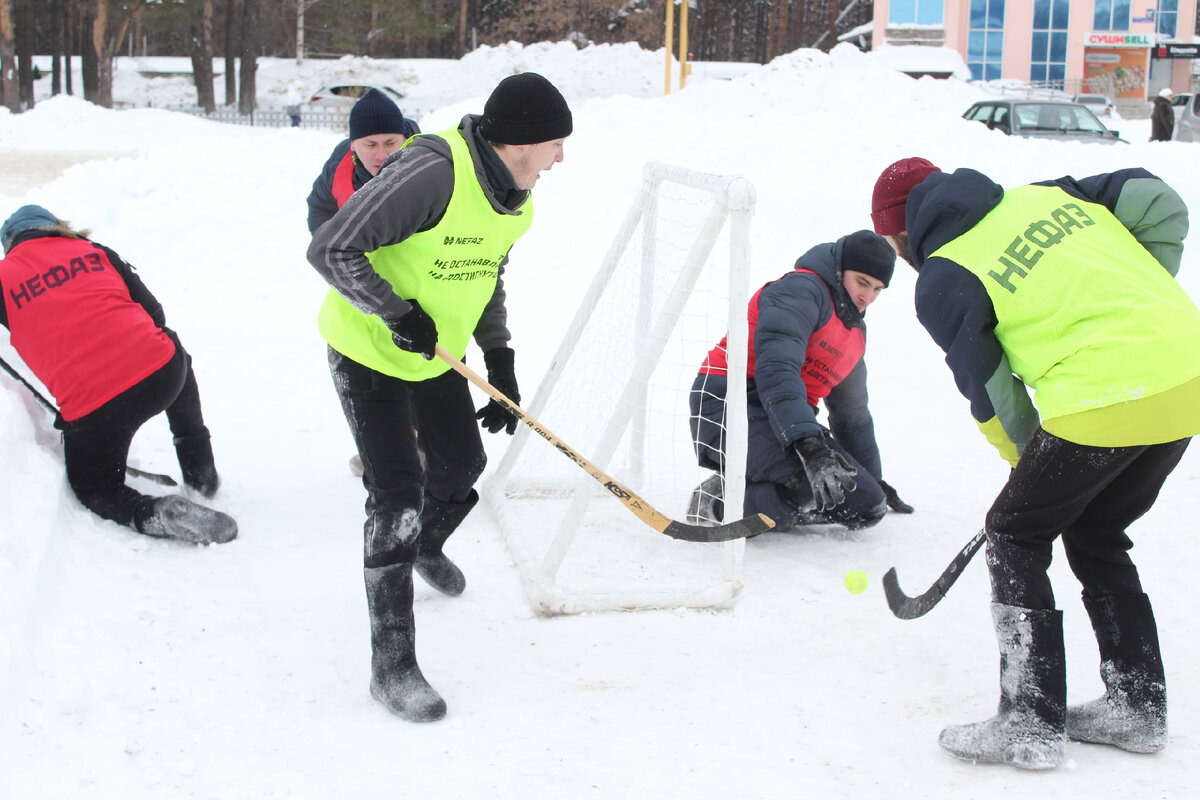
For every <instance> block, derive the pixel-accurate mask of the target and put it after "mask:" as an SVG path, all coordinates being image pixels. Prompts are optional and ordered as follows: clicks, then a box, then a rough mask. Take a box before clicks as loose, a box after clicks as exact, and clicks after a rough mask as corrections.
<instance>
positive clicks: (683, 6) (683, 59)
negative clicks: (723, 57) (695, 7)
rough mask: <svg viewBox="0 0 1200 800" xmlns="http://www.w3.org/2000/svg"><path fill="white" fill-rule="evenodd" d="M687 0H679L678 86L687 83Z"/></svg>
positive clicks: (680, 86) (681, 86)
mask: <svg viewBox="0 0 1200 800" xmlns="http://www.w3.org/2000/svg"><path fill="white" fill-rule="evenodd" d="M687 17H688V0H680V2H679V88H680V89H682V88H683V87H684V86H686V85H687V74H688V41H687Z"/></svg>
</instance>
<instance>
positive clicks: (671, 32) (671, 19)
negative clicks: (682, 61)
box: [663, 0, 675, 94]
mask: <svg viewBox="0 0 1200 800" xmlns="http://www.w3.org/2000/svg"><path fill="white" fill-rule="evenodd" d="M664 38H665V40H666V46H667V47H666V50H667V85H666V91H664V92H663V94H670V93H671V50H672V49H673V48H674V47H675V0H667V32H666V36H665V37H664Z"/></svg>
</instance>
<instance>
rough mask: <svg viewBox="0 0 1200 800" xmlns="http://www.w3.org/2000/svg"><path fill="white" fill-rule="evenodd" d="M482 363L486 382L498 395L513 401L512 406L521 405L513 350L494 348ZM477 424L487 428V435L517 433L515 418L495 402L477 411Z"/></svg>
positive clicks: (509, 348)
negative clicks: (485, 368)
mask: <svg viewBox="0 0 1200 800" xmlns="http://www.w3.org/2000/svg"><path fill="white" fill-rule="evenodd" d="M483 363H484V364H486V365H487V380H488V383H490V384H491V385H492V386H494V387H495V388H497V389H499V390H500V393H501V394H502V395H504V396H505V397H507V398H508V399H509V400H511V401H513V404H514V405H519V404H520V403H521V393H520V392H519V391H517V372H516V370H515V369H514V368H513V350H512V348H511V347H496V348H493V349H491V350H488V351H487V352H486V353H484V354H483ZM475 419H477V420H479V424H480V425H481V426H482V427H484V428H487V430H488V433H499V432H500V429H501V428H505V429H506V431H507V433H508V435H509V436H512V435H513V434H514V433H516V431H517V418H516V416H514V415H513V414H512V412H510V411H508V409H506V408H505V407H504V406H502V405H500V404H499V403H498V402H496V401H495V400H489V401H488V404H487V405H486V406H484V407H483V408H481V409H479V411H478V413H476V414H475Z"/></svg>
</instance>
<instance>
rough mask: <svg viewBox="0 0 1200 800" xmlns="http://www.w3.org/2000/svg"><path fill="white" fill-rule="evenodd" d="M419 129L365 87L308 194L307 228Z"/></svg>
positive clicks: (317, 222)
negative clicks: (347, 128)
mask: <svg viewBox="0 0 1200 800" xmlns="http://www.w3.org/2000/svg"><path fill="white" fill-rule="evenodd" d="M420 132H421V129H420V127H419V126H418V125H417V123H416V122H415V121H414V120H411V119H408V118H407V117H405V116H404V114H402V113H400V108H399V107H398V106H397V105H396V104H395V103H393V102H392V101H391V99H389V98H388V96H387V95H385V94H384V93H383V92H381V91H379V90H378V89H369V90H367V93H366V94H364V95H363V96H362V97H360V98H359V99H358V102H356V103H355V104H354V106H353V107H352V108H351V109H350V137H349V138H347V139H343V140H342V141H341V142H339V143H338V145H337V147H335V148H333V152H332V153H330V154H329V158H328V159H326V161H325V166H324V167H322V168H321V173H320V174H319V175H317V179H316V180H315V181H313V186H312V191H311V192H309V194H308V232H309V233H316V232H317V228H319V227H321V226H322V225H323V224H325V223H326V222H328V221H329V219H330V217H332V216H333V215H334V214H336V213H337V210H338V209H339V208H341V207H342V206H343V205H345V203H346V200H348V199H349V198H350V195H352V194H354V193H355V192H356V191H358V190H359V189H361V188H362V186H363V184H365V183H366V182H367V181H369V180H371V178H373V177H375V176H376V175H377V174H379V168H380V167H382V166H383V162H384V161H385V160H387V157H388V156H390V155H391V154H392V153H394V152H396V151H397V150H399V149H400V148H401V147H403V146H404V143H405V142H406V141H408V139H409V138H411V137H413V136H416V135H417V134H418V133H420Z"/></svg>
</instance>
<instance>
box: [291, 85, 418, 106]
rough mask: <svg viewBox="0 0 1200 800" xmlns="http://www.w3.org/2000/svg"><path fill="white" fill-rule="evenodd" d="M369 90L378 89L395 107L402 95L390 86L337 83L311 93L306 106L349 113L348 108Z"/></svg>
mask: <svg viewBox="0 0 1200 800" xmlns="http://www.w3.org/2000/svg"><path fill="white" fill-rule="evenodd" d="M370 89H378V90H379V91H381V92H383V93H384V94H385V95H387V96H388V97H390V98H391V99H392V100H393V101H394V102H395V103H396V105H400V101H401V100H402V99H403V97H404V95H403V94H401V93H400V92H398V91H396V90H395V89H393V88H391V87H390V86H376V85H373V84H369V83H338V84H334V85H332V86H322V87H321V88H320V89H318V90H317V91H315V92H313V95H312V97H311V98H309V101H308V104H309V106H311V107H313V108H325V109H330V110H343V111H349V110H350V108H351V107H352V106H353V105H354V104H355V102H357V101H358V98H360V97H362V96H363V95H364V94H366V93H367V91H368V90H370Z"/></svg>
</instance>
